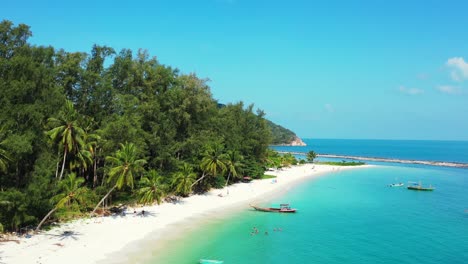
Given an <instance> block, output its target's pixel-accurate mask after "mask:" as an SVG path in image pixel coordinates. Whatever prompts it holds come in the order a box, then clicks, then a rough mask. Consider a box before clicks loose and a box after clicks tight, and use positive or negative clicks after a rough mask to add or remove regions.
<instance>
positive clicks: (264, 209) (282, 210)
mask: <svg viewBox="0 0 468 264" xmlns="http://www.w3.org/2000/svg"><path fill="white" fill-rule="evenodd" d="M250 206H251V207H252V208H254V209H255V210H257V211H262V212H273V213H295V212H296V209H294V208H291V207H290V206H289V204H280V207H279V208H278V207H259V206H255V205H250Z"/></svg>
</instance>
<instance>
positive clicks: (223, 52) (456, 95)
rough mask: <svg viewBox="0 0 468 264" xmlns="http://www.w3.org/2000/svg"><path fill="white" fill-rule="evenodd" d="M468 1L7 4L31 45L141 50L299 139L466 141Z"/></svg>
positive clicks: (6, 14) (3, 12)
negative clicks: (253, 108) (207, 83)
mask: <svg viewBox="0 0 468 264" xmlns="http://www.w3.org/2000/svg"><path fill="white" fill-rule="evenodd" d="M465 2H466V1H450V0H447V1H435V0H433V1H431V0H426V1H398V0H393V1H382V0H369V1H333V0H332V1H294V0H291V1H274V0H272V1H254V0H250V1H249V0H198V1H177V0H174V1H158V0H155V1H136V0H134V1H97V0H94V1H87V0H86V1H84V0H82V1H70V3H68V1H21V0H17V1H7V2H4V3H2V7H1V9H0V17H1V18H2V19H8V20H11V21H13V22H14V23H15V24H18V23H25V24H28V25H30V26H31V30H32V31H33V35H34V36H33V37H32V38H31V42H33V43H35V44H38V45H52V46H54V47H56V48H63V49H65V50H67V51H89V50H90V49H91V46H92V45H93V44H95V43H96V44H100V45H108V46H111V47H113V48H115V49H116V50H120V49H122V48H130V49H132V50H134V51H136V50H138V48H143V49H147V50H148V52H149V53H150V54H151V55H154V56H157V58H158V60H159V61H160V62H161V63H163V64H167V65H171V66H174V67H177V68H179V69H180V70H181V71H182V72H183V73H191V72H195V73H196V74H197V75H198V76H199V77H202V78H209V79H210V80H211V82H210V86H211V89H212V93H213V95H214V97H215V98H216V99H218V100H219V101H220V102H222V103H227V102H237V101H241V100H242V101H244V102H246V103H254V104H255V106H256V107H257V108H260V109H263V110H264V111H265V112H266V113H267V117H268V118H269V119H271V120H272V121H274V122H276V123H278V124H281V125H283V126H285V127H287V128H290V129H291V130H293V131H295V132H296V133H297V134H298V135H299V136H300V137H304V138H364V139H366V138H369V139H440V140H444V139H447V140H468V63H467V62H468V45H467V44H468V31H467V28H466V25H468V15H466V11H467V10H468V3H465Z"/></svg>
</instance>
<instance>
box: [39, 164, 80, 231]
mask: <svg viewBox="0 0 468 264" xmlns="http://www.w3.org/2000/svg"><path fill="white" fill-rule="evenodd" d="M84 181H85V180H84V179H83V178H77V177H76V174H75V173H70V174H69V175H68V177H66V178H65V179H64V180H63V181H61V182H59V189H60V190H61V192H60V193H59V194H57V195H55V196H54V197H52V199H51V200H52V201H53V202H54V203H55V206H54V208H52V210H50V211H49V213H48V214H47V215H46V216H44V218H42V221H41V222H40V223H39V225H37V227H36V231H39V230H40V229H41V226H42V224H44V222H45V221H46V220H47V219H48V218H49V217H50V216H51V215H52V214H53V213H54V212H55V211H57V210H58V209H60V208H65V207H70V206H72V205H80V204H83V202H84V194H85V193H86V192H87V191H88V188H86V187H83V183H84Z"/></svg>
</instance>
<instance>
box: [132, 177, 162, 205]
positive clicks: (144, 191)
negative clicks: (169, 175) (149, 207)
mask: <svg viewBox="0 0 468 264" xmlns="http://www.w3.org/2000/svg"><path fill="white" fill-rule="evenodd" d="M161 181H162V177H161V176H160V175H159V174H158V172H157V171H156V170H150V171H149V172H148V173H147V174H146V175H145V176H144V177H143V178H142V179H141V181H140V183H141V184H142V185H143V187H142V188H140V189H139V190H138V196H139V197H140V199H139V202H140V203H142V204H151V203H154V201H156V202H157V203H158V204H160V203H161V198H162V196H163V195H164V185H163V184H162V183H161Z"/></svg>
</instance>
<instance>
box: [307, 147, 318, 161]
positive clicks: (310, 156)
mask: <svg viewBox="0 0 468 264" xmlns="http://www.w3.org/2000/svg"><path fill="white" fill-rule="evenodd" d="M316 157H317V153H315V152H314V151H313V150H311V151H309V152H308V153H307V161H308V162H314V159H315V158H316Z"/></svg>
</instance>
